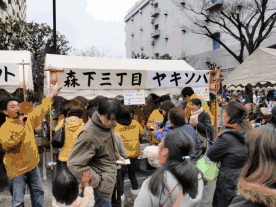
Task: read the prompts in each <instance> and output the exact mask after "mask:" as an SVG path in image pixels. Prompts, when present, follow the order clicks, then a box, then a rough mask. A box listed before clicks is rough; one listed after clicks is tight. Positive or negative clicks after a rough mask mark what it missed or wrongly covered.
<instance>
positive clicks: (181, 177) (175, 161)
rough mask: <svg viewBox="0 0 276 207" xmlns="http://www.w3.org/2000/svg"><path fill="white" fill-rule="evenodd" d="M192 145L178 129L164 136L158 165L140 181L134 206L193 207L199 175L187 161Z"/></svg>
mask: <svg viewBox="0 0 276 207" xmlns="http://www.w3.org/2000/svg"><path fill="white" fill-rule="evenodd" d="M193 148H194V143H193V139H192V138H191V136H190V135H189V134H188V133H187V132H185V131H183V130H179V129H174V130H172V131H170V132H168V133H167V134H166V136H165V137H164V139H162V141H161V143H159V145H158V157H159V162H160V164H161V165H162V166H161V167H160V168H159V169H158V170H157V171H156V172H155V173H154V174H153V175H152V176H151V177H150V178H148V179H147V180H145V181H144V183H143V185H142V188H141V190H140V193H139V195H138V197H137V198H136V200H135V203H134V206H135V207H137V206H142V207H147V206H150V207H152V206H164V207H166V206H170V207H171V206H173V204H174V203H175V202H176V200H177V199H178V197H181V202H180V204H179V206H187V207H189V206H197V205H198V204H199V203H200V201H201V199H202V194H203V180H202V173H201V172H200V171H199V169H198V168H197V167H195V166H194V165H193V164H192V163H191V161H190V155H191V153H192V151H193Z"/></svg>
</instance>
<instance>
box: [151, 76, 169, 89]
mask: <svg viewBox="0 0 276 207" xmlns="http://www.w3.org/2000/svg"><path fill="white" fill-rule="evenodd" d="M160 78H161V80H160ZM164 78H166V74H165V73H163V74H161V75H160V74H159V73H156V76H155V77H153V78H152V79H153V80H156V79H157V80H158V85H159V87H160V86H161V81H162V80H164Z"/></svg>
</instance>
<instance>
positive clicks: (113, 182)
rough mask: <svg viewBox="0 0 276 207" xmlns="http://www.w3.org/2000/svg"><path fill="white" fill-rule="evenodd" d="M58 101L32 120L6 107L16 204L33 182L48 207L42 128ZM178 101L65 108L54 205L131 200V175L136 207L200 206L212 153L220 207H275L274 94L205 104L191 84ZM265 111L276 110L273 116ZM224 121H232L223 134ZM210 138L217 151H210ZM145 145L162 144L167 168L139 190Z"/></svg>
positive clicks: (119, 100) (45, 104) (154, 98)
mask: <svg viewBox="0 0 276 207" xmlns="http://www.w3.org/2000/svg"><path fill="white" fill-rule="evenodd" d="M60 90H61V88H59V89H58V90H57V91H56V92H54V94H53V95H52V96H53V97H55V96H57V95H58V94H59V92H60ZM53 97H47V98H45V99H44V100H43V101H42V104H41V105H40V106H38V107H37V108H35V109H33V110H32V111H29V112H28V113H26V112H25V113H24V112H22V108H21V107H20V103H19V102H18V101H17V100H15V99H12V98H10V99H6V100H4V101H3V102H2V108H3V112H4V114H5V121H4V122H3V124H2V126H1V128H0V131H1V132H0V133H1V134H2V137H1V139H0V143H1V145H2V148H3V150H4V152H5V156H4V164H5V167H6V171H7V175H8V178H9V186H10V193H11V195H12V207H17V206H24V194H25V189H26V185H28V187H29V189H30V195H31V201H32V206H38V207H39V206H43V202H44V190H43V184H42V179H41V175H40V171H39V167H38V163H39V161H40V160H39V154H38V149H37V146H36V141H35V135H34V129H35V128H36V127H37V126H38V125H40V124H41V123H42V121H43V119H44V118H45V116H46V114H47V113H48V112H49V110H50V108H51V106H52V104H53ZM175 97H176V98H172V96H171V95H169V94H166V95H162V96H160V97H159V96H158V95H156V94H153V93H152V94H149V95H148V96H147V97H146V100H145V101H146V103H145V104H144V105H141V106H140V105H139V106H138V105H135V106H128V105H124V97H123V96H117V97H115V98H107V97H103V96H97V97H96V98H94V99H92V100H86V99H85V98H77V99H76V100H75V101H73V102H69V101H67V102H64V103H62V106H63V107H62V109H63V110H62V113H61V114H60V117H59V121H58V124H57V125H56V127H55V131H58V130H59V129H60V128H61V127H63V126H64V128H65V135H66V136H65V142H64V145H63V147H62V148H61V149H60V150H59V156H58V162H59V163H60V164H61V170H60V171H59V172H58V174H57V175H56V177H55V178H54V182H53V199H52V205H53V206H72V207H77V206H101V207H105V206H112V205H111V200H112V195H113V194H114V192H115V191H116V189H118V188H119V189H120V190H119V192H120V194H121V195H120V196H121V201H122V203H124V202H125V201H126V196H125V193H124V191H125V190H124V179H125V175H126V173H127V174H128V177H129V179H130V182H131V197H130V198H128V199H127V201H128V202H129V203H131V204H133V205H134V206H135V207H139V206H142V207H145V206H164V207H165V206H198V205H199V204H200V202H201V201H202V199H203V190H204V186H205V185H207V184H208V181H207V180H206V179H205V178H204V176H203V173H202V172H201V171H200V170H199V168H197V167H196V163H197V161H198V160H199V159H200V158H201V157H202V156H203V155H206V156H207V157H208V158H209V159H210V160H211V161H213V162H217V163H219V165H220V168H219V174H218V177H217V181H216V189H215V193H214V197H213V204H212V205H213V206H214V207H224V206H231V207H251V206H254V207H255V206H276V190H275V187H276V175H275V173H276V161H275V160H276V140H275V139H276V134H275V133H274V131H275V127H276V106H273V104H274V93H273V96H272V92H271V91H270V92H269V93H268V94H267V96H265V95H264V91H260V93H259V94H255V96H254V97H253V101H252V102H248V101H245V99H244V97H243V94H242V92H240V91H238V92H234V93H232V94H231V93H230V92H229V91H224V93H222V94H221V95H219V96H216V95H214V94H213V93H210V101H206V100H205V99H204V98H203V97H202V96H198V95H197V94H195V93H194V91H193V89H192V88H190V87H185V88H183V90H182V91H181V94H178V95H177V96H175ZM263 108H268V110H266V111H271V115H270V118H267V117H269V116H266V114H264V113H263V112H264V111H265V110H263ZM220 118H221V119H223V124H222V125H221V126H220V127H219V132H218V136H217V137H215V136H214V130H215V129H216V128H217V127H218V126H219V125H218V124H217V125H216V123H217V122H216V120H219V119H220ZM204 140H208V141H210V143H213V144H212V146H210V147H206V145H204ZM145 142H146V143H147V142H149V143H151V145H153V146H156V148H157V146H158V152H157V155H156V159H158V165H155V167H156V171H155V173H154V174H153V175H152V176H151V177H149V178H148V179H146V180H145V181H144V182H143V184H142V186H139V183H138V180H137V175H136V172H137V170H138V169H139V161H138V157H139V156H140V155H141V146H140V144H141V143H145ZM128 159H129V161H130V162H129V163H127V160H128ZM118 161H120V162H118ZM117 163H120V164H117ZM118 180H120V181H121V182H118ZM118 185H119V186H118Z"/></svg>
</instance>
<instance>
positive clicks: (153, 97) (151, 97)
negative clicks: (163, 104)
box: [147, 93, 159, 105]
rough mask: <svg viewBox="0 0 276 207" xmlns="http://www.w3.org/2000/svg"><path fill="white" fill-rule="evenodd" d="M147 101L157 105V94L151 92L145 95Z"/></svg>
mask: <svg viewBox="0 0 276 207" xmlns="http://www.w3.org/2000/svg"><path fill="white" fill-rule="evenodd" d="M147 102H148V103H153V104H155V105H157V104H158V103H159V96H157V95H156V94H155V93H151V94H149V95H148V97H147Z"/></svg>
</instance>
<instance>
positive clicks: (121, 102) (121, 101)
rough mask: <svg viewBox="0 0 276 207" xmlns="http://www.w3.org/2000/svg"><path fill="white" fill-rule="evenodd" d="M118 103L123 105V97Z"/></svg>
mask: <svg viewBox="0 0 276 207" xmlns="http://www.w3.org/2000/svg"><path fill="white" fill-rule="evenodd" d="M120 104H121V105H122V106H123V105H124V99H123V98H122V99H121V100H120Z"/></svg>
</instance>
